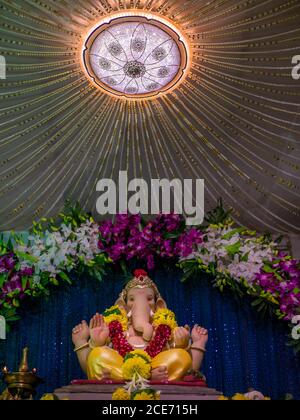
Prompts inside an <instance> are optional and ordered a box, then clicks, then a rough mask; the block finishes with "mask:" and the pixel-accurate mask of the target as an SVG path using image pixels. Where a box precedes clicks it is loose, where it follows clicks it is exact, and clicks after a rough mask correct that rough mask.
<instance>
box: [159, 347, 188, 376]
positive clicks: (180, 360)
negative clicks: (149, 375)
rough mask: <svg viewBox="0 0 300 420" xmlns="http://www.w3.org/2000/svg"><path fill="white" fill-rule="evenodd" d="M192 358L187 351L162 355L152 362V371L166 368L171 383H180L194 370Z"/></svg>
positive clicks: (163, 353) (167, 352)
mask: <svg viewBox="0 0 300 420" xmlns="http://www.w3.org/2000/svg"><path fill="white" fill-rule="evenodd" d="M192 363H193V362H192V358H191V356H190V354H189V353H188V352H187V351H186V350H182V349H173V350H168V351H164V352H162V353H160V354H159V355H158V356H156V357H155V358H154V359H153V360H152V369H157V368H159V367H161V366H166V368H167V370H168V378H169V381H180V380H181V379H182V378H183V377H184V376H185V375H186V374H187V372H188V371H189V370H190V369H191V368H192Z"/></svg>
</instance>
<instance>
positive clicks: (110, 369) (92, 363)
mask: <svg viewBox="0 0 300 420" xmlns="http://www.w3.org/2000/svg"><path fill="white" fill-rule="evenodd" d="M122 365H123V357H122V356H120V355H119V353H118V352H116V351H115V350H113V349H111V348H109V347H97V348H95V349H94V350H93V351H92V352H91V353H90V354H89V357H88V361H87V375H88V379H89V380H96V381H101V380H103V379H106V375H107V374H108V375H109V378H110V379H113V380H116V381H121V380H122V379H123V378H122Z"/></svg>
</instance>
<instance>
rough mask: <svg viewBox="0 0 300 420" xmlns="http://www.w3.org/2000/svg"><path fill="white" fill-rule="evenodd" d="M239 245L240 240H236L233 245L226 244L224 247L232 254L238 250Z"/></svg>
mask: <svg viewBox="0 0 300 420" xmlns="http://www.w3.org/2000/svg"><path fill="white" fill-rule="evenodd" d="M241 246H242V244H241V241H238V242H236V243H235V244H233V245H229V246H226V247H225V249H226V251H227V252H228V254H229V255H231V256H234V255H236V254H238V253H239V252H240V249H241Z"/></svg>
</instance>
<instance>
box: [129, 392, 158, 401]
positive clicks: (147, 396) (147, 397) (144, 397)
mask: <svg viewBox="0 0 300 420" xmlns="http://www.w3.org/2000/svg"><path fill="white" fill-rule="evenodd" d="M133 399H134V400H135V401H153V400H155V399H156V395H155V394H154V393H148V392H140V393H138V394H136V395H135V397H134V398H133Z"/></svg>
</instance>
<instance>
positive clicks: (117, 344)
mask: <svg viewBox="0 0 300 420" xmlns="http://www.w3.org/2000/svg"><path fill="white" fill-rule="evenodd" d="M125 316H126V313H125V311H123V310H122V309H121V308H119V307H118V306H115V307H112V308H110V309H108V310H107V311H105V312H104V319H105V322H106V323H108V325H109V335H110V339H111V342H112V346H113V348H114V350H116V351H117V352H118V353H119V354H120V355H121V356H122V357H125V356H126V355H127V354H128V353H131V352H133V351H134V348H133V346H131V345H130V343H129V342H128V340H127V339H126V338H125V336H124V331H126V330H124V326H125V325H127V327H128V324H126V322H125V319H124V318H125ZM153 319H154V322H153V325H154V326H155V327H156V332H155V337H154V338H153V339H152V341H151V342H150V343H149V345H148V347H147V348H146V350H145V352H146V353H147V354H148V355H149V356H150V357H151V358H154V357H155V356H157V355H158V354H159V353H161V352H162V351H163V349H164V348H165V347H166V345H167V343H168V341H170V339H171V337H172V331H173V330H174V328H176V327H177V322H176V319H175V314H174V313H173V312H172V311H170V310H168V309H159V310H158V311H157V312H156V313H155V314H154V317H153ZM108 321H110V322H108Z"/></svg>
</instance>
